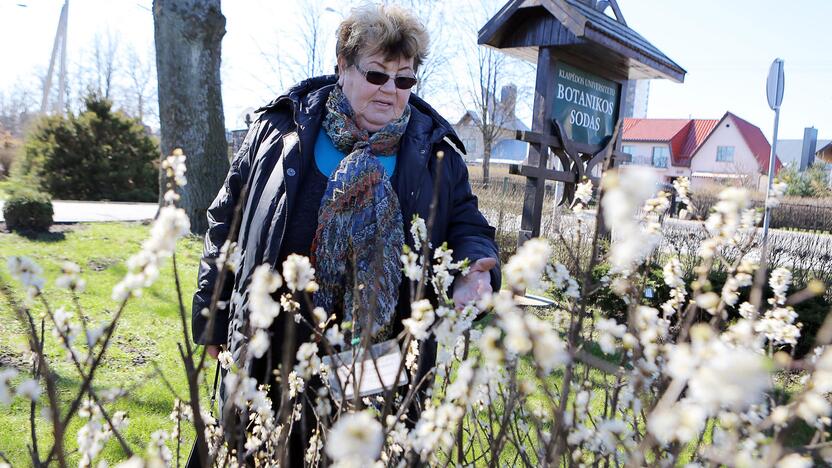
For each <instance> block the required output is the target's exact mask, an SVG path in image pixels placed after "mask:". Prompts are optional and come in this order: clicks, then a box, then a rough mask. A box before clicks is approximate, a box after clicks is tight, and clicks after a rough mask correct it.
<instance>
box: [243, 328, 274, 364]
mask: <svg viewBox="0 0 832 468" xmlns="http://www.w3.org/2000/svg"><path fill="white" fill-rule="evenodd" d="M270 341H271V339H270V338H269V334H268V333H267V332H266V331H265V330H263V329H258V330H255V332H254V336H252V337H251V340H250V341H249V343H248V345H249V350H251V354H252V355H254V357H256V358H261V357H263V355H264V354H266V351H267V350H268V349H269V345H270V344H271V343H270Z"/></svg>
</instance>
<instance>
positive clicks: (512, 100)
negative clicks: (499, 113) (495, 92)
mask: <svg viewBox="0 0 832 468" xmlns="http://www.w3.org/2000/svg"><path fill="white" fill-rule="evenodd" d="M500 105H501V106H502V108H503V112H505V116H506V118H507V119H508V120H511V119H514V110H515V107H516V106H517V86H515V85H513V84H509V85H505V86H503V88H502V89H501V90H500Z"/></svg>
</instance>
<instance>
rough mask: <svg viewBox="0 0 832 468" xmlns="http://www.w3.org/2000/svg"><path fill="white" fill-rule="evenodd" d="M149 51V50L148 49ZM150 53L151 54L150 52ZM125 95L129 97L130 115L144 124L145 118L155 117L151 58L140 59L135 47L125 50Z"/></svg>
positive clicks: (154, 93) (154, 91) (154, 92)
mask: <svg viewBox="0 0 832 468" xmlns="http://www.w3.org/2000/svg"><path fill="white" fill-rule="evenodd" d="M148 50H150V49H148ZM151 53H152V52H151ZM125 71H126V75H127V83H128V85H127V88H128V89H127V94H129V95H130V99H129V101H132V102H131V105H130V106H129V107H130V109H131V114H132V115H133V117H135V118H137V119H139V121H140V122H144V121H145V119H146V118H147V117H151V118H152V117H155V116H156V109H154V107H155V106H154V105H153V102H154V100H155V98H156V90H155V89H154V88H155V86H154V85H155V83H154V80H153V78H154V76H153V75H154V73H153V72H154V70H153V60H152V57H147V58H142V57H141V55H140V54H139V52H138V51H137V50H136V48H135V47H133V46H130V47H129V48H128V49H127V56H126V67H125Z"/></svg>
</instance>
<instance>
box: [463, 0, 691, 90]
mask: <svg viewBox="0 0 832 468" xmlns="http://www.w3.org/2000/svg"><path fill="white" fill-rule="evenodd" d="M585 1H586V0H509V1H508V3H506V4H505V5H504V6H503V8H502V9H500V11H499V12H497V14H496V15H494V17H493V18H491V19H490V20H489V21H488V22H487V23H486V24H485V26H483V27H482V29H480V31H479V37H478V40H477V42H478V43H479V44H483V45H488V46H491V47H495V48H497V49H504V52H506V53H507V54H509V55H513V56H515V57H518V58H521V59H523V60H527V61H529V62H532V63H534V62H536V61H537V51H538V47H540V46H557V50H558V54H559V55H562V56H563V57H564V58H567V59H568V60H569V61H571V62H573V63H574V64H575V65H578V66H583V67H585V68H588V69H598V68H599V67H603V68H604V69H605V70H607V71H608V72H609V73H610V74H611V77H612V78H617V79H619V80H626V79H656V78H663V79H669V80H672V81H675V82H677V83H681V82H682V81H684V78H685V73H686V72H685V70H684V69H683V68H682V67H680V66H679V65H678V64H676V62H674V61H673V60H671V59H670V58H668V57H667V56H666V55H665V54H664V53H662V52H661V51H660V50H659V49H658V48H656V47H655V46H653V45H652V44H651V43H650V42H648V41H647V40H646V39H644V38H643V37H642V36H641V35H639V34H638V33H637V32H635V31H633V30H632V29H630V28H629V27H628V26H627V24H626V23H625V22H624V18H623V16H622V15H621V12H620V10H618V8H617V4H616V2H610V3H612V4H613V6H614V11H615V14H616V17H617V18H611V17H609V16H607V15H606V14H605V13H603V12H602V11H600V10H598V9H596V8H593V7H592V6H590V5H589V4H587V3H585Z"/></svg>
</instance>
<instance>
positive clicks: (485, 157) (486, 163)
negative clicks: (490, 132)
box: [482, 138, 492, 188]
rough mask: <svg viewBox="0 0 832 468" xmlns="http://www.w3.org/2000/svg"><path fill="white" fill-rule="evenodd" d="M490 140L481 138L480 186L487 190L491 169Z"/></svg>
mask: <svg viewBox="0 0 832 468" xmlns="http://www.w3.org/2000/svg"><path fill="white" fill-rule="evenodd" d="M491 144H492V141H491V138H483V141H482V186H483V188H488V182H489V175H488V173H489V169H490V168H491Z"/></svg>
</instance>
